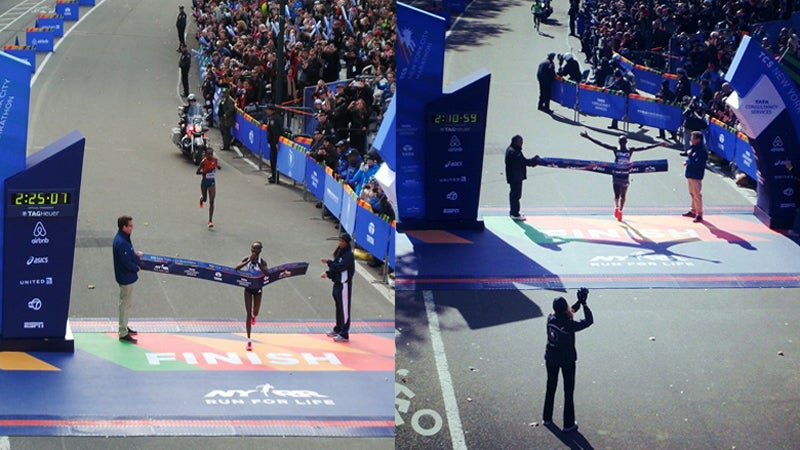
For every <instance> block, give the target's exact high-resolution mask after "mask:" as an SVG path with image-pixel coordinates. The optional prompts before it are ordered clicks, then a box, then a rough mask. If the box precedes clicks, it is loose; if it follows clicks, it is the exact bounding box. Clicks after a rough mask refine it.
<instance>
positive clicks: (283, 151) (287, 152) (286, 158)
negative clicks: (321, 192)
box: [278, 137, 307, 183]
mask: <svg viewBox="0 0 800 450" xmlns="http://www.w3.org/2000/svg"><path fill="white" fill-rule="evenodd" d="M306 159H307V158H306V154H305V152H304V151H303V149H302V147H301V146H300V145H298V144H295V143H294V142H292V141H290V140H288V139H286V138H285V137H281V138H280V141H279V142H278V171H279V172H280V173H282V174H284V175H286V176H288V177H289V178H291V179H292V180H294V181H297V182H298V183H302V182H303V180H304V179H305V176H306Z"/></svg>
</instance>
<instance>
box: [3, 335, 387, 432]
mask: <svg viewBox="0 0 800 450" xmlns="http://www.w3.org/2000/svg"><path fill="white" fill-rule="evenodd" d="M70 323H71V328H72V330H73V333H74V336H75V353H74V354H69V353H23V352H0V386H2V397H3V399H2V402H0V435H10V436H22V435H38V436H57V435H58V436H176V435H200V436H204V435H208V436H345V437H391V436H394V420H393V409H394V407H393V404H394V402H393V394H394V385H393V381H392V379H393V378H394V376H393V372H394V325H393V322H391V321H385V320H380V321H362V322H357V323H356V322H354V323H353V326H352V328H351V334H350V342H349V343H335V342H333V340H332V339H331V338H329V337H326V336H325V334H324V333H325V332H326V331H329V328H330V323H329V322H323V321H320V322H307V321H304V322H280V323H277V322H263V323H259V324H257V325H256V326H254V329H253V333H252V339H253V350H252V351H246V349H245V345H246V334H245V333H244V332H243V326H242V324H241V323H240V322H238V321H237V322H215V321H205V322H204V321H190V322H189V321H187V322H180V321H159V320H152V321H147V320H145V321H136V322H131V327H133V328H135V329H136V330H137V331H138V332H139V334H138V336H137V338H138V340H139V342H138V344H137V345H132V344H129V343H123V342H120V341H119V340H118V339H117V335H116V333H115V332H114V331H113V330H114V329H115V326H116V324H115V323H114V322H113V321H110V320H90V319H79V320H71V321H70Z"/></svg>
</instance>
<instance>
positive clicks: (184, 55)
mask: <svg viewBox="0 0 800 450" xmlns="http://www.w3.org/2000/svg"><path fill="white" fill-rule="evenodd" d="M180 50H181V58H180V59H179V60H178V67H180V69H181V87H183V96H184V97H188V96H189V68H190V67H192V55H190V54H189V49H188V48H186V44H181V46H180Z"/></svg>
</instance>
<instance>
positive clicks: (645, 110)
mask: <svg viewBox="0 0 800 450" xmlns="http://www.w3.org/2000/svg"><path fill="white" fill-rule="evenodd" d="M681 112H682V110H681V108H680V107H679V106H677V105H671V104H668V103H661V102H656V101H653V99H648V98H645V97H642V96H640V95H636V94H631V95H630V96H628V121H629V122H632V123H638V124H641V125H646V126H649V127H655V128H661V129H664V130H669V131H676V130H677V129H678V128H680V126H681Z"/></svg>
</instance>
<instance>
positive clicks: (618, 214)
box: [614, 208, 622, 220]
mask: <svg viewBox="0 0 800 450" xmlns="http://www.w3.org/2000/svg"><path fill="white" fill-rule="evenodd" d="M620 214H622V213H621V212H620V210H619V208H614V217H616V218H617V220H620V219H619V218H620Z"/></svg>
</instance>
